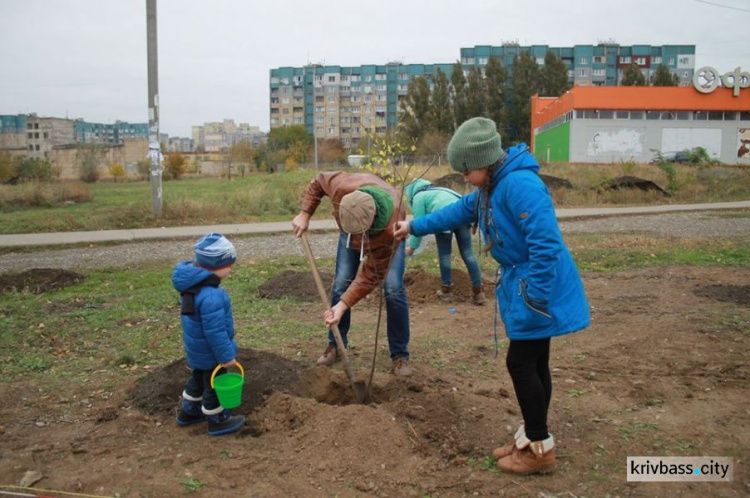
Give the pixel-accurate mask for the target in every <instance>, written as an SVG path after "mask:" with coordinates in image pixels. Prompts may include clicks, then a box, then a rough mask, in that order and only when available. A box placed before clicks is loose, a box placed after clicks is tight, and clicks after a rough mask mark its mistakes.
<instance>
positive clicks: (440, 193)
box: [404, 180, 461, 249]
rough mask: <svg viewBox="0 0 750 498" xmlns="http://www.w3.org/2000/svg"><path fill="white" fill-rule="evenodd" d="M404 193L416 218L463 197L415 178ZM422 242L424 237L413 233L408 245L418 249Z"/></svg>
mask: <svg viewBox="0 0 750 498" xmlns="http://www.w3.org/2000/svg"><path fill="white" fill-rule="evenodd" d="M404 194H406V202H407V203H408V204H409V209H411V212H412V214H413V215H414V219H417V218H420V217H422V216H424V215H427V214H431V213H433V212H435V211H438V210H440V209H443V208H444V207H445V206H448V205H450V204H453V203H454V202H456V201H458V200H459V199H460V198H461V195H459V194H458V193H456V192H454V191H453V190H451V189H449V188H443V187H435V186H433V185H432V183H431V182H429V181H427V180H414V181H413V182H411V183H410V184H409V185H407V186H406V187H405V188H404ZM446 233H450V232H446ZM421 242H422V237H415V236H413V235H411V236H410V237H409V241H408V245H409V247H411V248H412V249H417V248H418V247H419V244H421Z"/></svg>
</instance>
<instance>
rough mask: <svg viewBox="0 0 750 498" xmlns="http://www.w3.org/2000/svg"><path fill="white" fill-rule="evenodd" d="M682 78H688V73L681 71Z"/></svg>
mask: <svg viewBox="0 0 750 498" xmlns="http://www.w3.org/2000/svg"><path fill="white" fill-rule="evenodd" d="M682 77H683V78H689V77H690V71H683V72H682Z"/></svg>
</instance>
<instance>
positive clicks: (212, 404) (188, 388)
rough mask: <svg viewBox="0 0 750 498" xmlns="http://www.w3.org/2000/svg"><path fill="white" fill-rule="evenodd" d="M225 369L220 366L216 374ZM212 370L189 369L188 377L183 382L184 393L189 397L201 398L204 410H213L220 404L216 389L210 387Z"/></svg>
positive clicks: (221, 372) (223, 371)
mask: <svg viewBox="0 0 750 498" xmlns="http://www.w3.org/2000/svg"><path fill="white" fill-rule="evenodd" d="M225 372H226V369H224V368H220V369H219V371H218V372H216V375H221V374H223V373H225ZM212 373H213V370H198V369H197V368H194V369H192V370H191V371H190V379H189V380H188V381H187V384H185V393H186V394H187V395H188V396H190V397H191V398H203V399H202V401H201V406H202V407H203V408H205V409H206V410H215V409H216V408H218V407H219V406H220V404H219V398H218V396H216V391H214V390H213V389H211V374H212Z"/></svg>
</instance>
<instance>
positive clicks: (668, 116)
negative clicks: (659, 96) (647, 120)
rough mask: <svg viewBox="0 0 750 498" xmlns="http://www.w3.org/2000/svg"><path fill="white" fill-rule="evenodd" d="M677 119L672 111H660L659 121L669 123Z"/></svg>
mask: <svg viewBox="0 0 750 498" xmlns="http://www.w3.org/2000/svg"><path fill="white" fill-rule="evenodd" d="M676 117H677V113H675V112H674V111H661V119H662V120H666V121H671V120H673V119H675V118H676Z"/></svg>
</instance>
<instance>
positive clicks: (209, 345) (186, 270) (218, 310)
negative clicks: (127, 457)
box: [172, 233, 245, 436]
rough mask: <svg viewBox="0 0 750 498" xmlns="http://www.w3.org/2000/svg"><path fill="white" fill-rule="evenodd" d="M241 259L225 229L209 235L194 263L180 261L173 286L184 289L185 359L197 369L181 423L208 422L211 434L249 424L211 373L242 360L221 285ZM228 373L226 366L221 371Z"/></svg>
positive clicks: (201, 242)
mask: <svg viewBox="0 0 750 498" xmlns="http://www.w3.org/2000/svg"><path fill="white" fill-rule="evenodd" d="M236 260H237V251H235V249H234V246H233V245H232V243H231V242H229V240H227V239H226V237H224V236H223V235H221V234H220V233H209V234H206V235H204V236H203V237H202V238H201V239H200V240H199V241H198V242H197V243H196V244H195V261H183V262H181V263H178V264H177V266H175V268H174V271H173V273H172V284H173V285H174V288H175V289H176V290H177V292H179V293H180V307H181V309H180V320H181V322H182V341H183V345H184V347H185V357H186V358H187V363H188V365H189V366H190V368H191V369H192V370H191V373H190V379H189V380H188V382H187V384H185V390H184V391H183V392H182V403H181V405H180V412H179V414H178V415H177V424H178V425H182V426H185V425H192V424H195V423H198V422H204V421H208V433H209V434H210V435H212V436H221V435H222V434H229V433H232V432H235V431H237V430H239V429H240V428H242V426H243V425H244V424H245V417H243V416H241V415H232V414H231V412H230V411H229V410H226V409H224V408H223V407H222V406H221V404H220V403H219V398H218V397H217V396H216V391H214V390H213V389H212V388H211V374H212V373H213V371H214V369H215V368H216V366H217V365H219V364H221V365H222V366H223V367H230V366H232V365H235V364H236V363H237V361H236V359H235V356H236V354H237V344H236V343H235V342H234V319H233V318H232V303H231V301H230V300H229V295H228V294H227V292H226V291H225V290H224V289H222V288H221V286H220V285H221V280H222V279H224V278H226V277H228V276H229V272H230V269H231V266H232V265H233V264H234V262H235V261H236ZM223 372H224V369H223V368H222V369H220V370H219V372H218V373H223ZM218 373H217V374H218Z"/></svg>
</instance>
